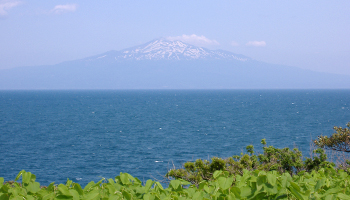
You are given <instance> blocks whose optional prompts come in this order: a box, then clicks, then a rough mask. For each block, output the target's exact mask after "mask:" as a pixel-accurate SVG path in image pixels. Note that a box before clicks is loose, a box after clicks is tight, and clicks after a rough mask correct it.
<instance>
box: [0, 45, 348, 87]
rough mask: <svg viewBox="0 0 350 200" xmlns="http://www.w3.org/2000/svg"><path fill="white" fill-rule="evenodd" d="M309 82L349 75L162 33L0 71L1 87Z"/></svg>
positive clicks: (324, 83)
mask: <svg viewBox="0 0 350 200" xmlns="http://www.w3.org/2000/svg"><path fill="white" fill-rule="evenodd" d="M308 88H309V89H311V88H314V89H321V88H323V89H331V88H339V89H340V88H343V89H344V88H348V89H349V88H350V77H349V76H345V75H335V74H327V73H320V72H313V71H309V70H302V69H299V68H295V67H287V66H281V65H272V64H268V63H263V62H258V61H255V60H252V59H250V58H248V57H245V56H242V55H238V54H233V53H231V52H227V51H220V50H217V51H213V50H208V49H205V48H201V47H196V46H193V45H188V44H185V43H183V42H180V41H168V40H165V39H158V40H153V41H151V42H149V43H146V44H144V45H140V46H137V47H133V48H128V49H124V50H121V51H109V52H106V53H104V54H100V55H96V56H92V57H88V58H84V59H80V60H75V61H69V62H63V63H60V64H57V65H52V66H36V67H21V68H14V69H8V70H1V71H0V89H308Z"/></svg>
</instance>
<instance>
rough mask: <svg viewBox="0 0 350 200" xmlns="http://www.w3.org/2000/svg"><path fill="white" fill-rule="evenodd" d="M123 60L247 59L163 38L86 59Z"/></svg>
mask: <svg viewBox="0 0 350 200" xmlns="http://www.w3.org/2000/svg"><path fill="white" fill-rule="evenodd" d="M111 58H113V59H114V60H117V61H123V60H217V59H225V60H238V61H243V62H244V61H247V60H249V58H248V57H246V56H243V55H238V54H234V53H231V52H228V51H223V50H209V49H206V48H202V47H196V46H194V45H190V44H186V43H184V42H182V41H179V40H175V41H172V40H167V39H164V38H161V39H156V40H153V41H150V42H148V43H146V44H143V45H140V46H136V47H132V48H128V49H124V50H121V51H110V52H107V53H105V54H101V55H98V56H94V57H89V58H88V59H87V60H90V61H91V60H98V59H111Z"/></svg>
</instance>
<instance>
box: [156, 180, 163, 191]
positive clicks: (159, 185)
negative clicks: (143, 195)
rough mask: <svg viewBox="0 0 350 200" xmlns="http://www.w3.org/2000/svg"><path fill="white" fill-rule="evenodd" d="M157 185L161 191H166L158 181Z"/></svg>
mask: <svg viewBox="0 0 350 200" xmlns="http://www.w3.org/2000/svg"><path fill="white" fill-rule="evenodd" d="M156 185H157V186H158V187H159V188H160V189H161V190H164V188H163V186H162V184H160V183H159V182H158V181H157V182H156Z"/></svg>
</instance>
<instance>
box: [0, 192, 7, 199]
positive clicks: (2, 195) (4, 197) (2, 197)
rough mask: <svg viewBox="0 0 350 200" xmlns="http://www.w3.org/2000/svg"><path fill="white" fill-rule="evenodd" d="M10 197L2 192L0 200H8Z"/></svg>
mask: <svg viewBox="0 0 350 200" xmlns="http://www.w3.org/2000/svg"><path fill="white" fill-rule="evenodd" d="M8 199H9V198H8V196H7V195H6V194H4V193H1V192H0V200H8Z"/></svg>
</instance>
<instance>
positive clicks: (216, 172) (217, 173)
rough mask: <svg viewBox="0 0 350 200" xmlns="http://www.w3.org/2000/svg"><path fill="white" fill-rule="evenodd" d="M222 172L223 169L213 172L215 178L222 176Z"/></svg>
mask: <svg viewBox="0 0 350 200" xmlns="http://www.w3.org/2000/svg"><path fill="white" fill-rule="evenodd" d="M221 173H222V171H221V170H217V171H215V172H214V174H213V178H214V179H216V178H217V177H218V176H220V174H221Z"/></svg>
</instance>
